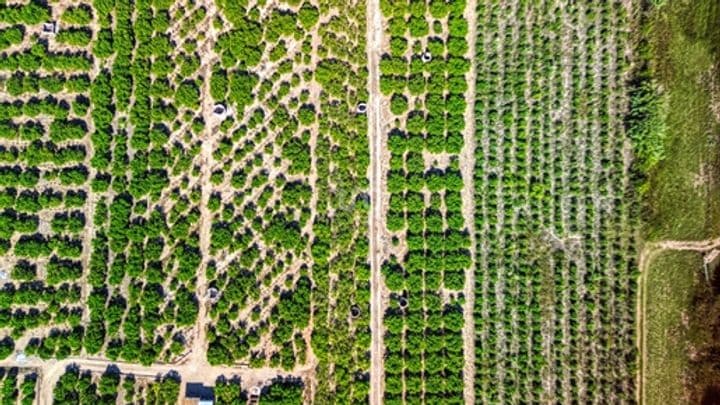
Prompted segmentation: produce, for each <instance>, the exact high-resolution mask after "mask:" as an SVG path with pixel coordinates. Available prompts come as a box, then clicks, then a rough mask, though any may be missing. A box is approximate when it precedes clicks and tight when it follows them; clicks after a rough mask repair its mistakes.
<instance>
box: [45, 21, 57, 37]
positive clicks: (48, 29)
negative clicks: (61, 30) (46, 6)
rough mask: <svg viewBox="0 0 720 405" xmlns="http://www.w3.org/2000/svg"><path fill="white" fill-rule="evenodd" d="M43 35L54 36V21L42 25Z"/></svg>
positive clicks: (55, 31)
mask: <svg viewBox="0 0 720 405" xmlns="http://www.w3.org/2000/svg"><path fill="white" fill-rule="evenodd" d="M42 32H43V34H47V35H55V34H57V33H58V23H57V22H56V21H50V22H46V23H44V24H43V25H42Z"/></svg>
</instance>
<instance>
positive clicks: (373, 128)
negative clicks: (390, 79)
mask: <svg viewBox="0 0 720 405" xmlns="http://www.w3.org/2000/svg"><path fill="white" fill-rule="evenodd" d="M382 37H383V25H382V15H381V14H380V2H379V0H368V2H367V45H366V48H367V59H368V92H369V93H370V99H369V100H368V109H367V114H368V136H369V137H370V194H371V196H370V198H371V207H372V208H371V210H370V215H369V221H370V224H369V230H370V271H371V273H372V276H371V279H370V332H371V340H370V361H371V368H370V404H371V405H380V404H382V403H383V379H384V369H383V356H384V354H383V324H382V321H383V301H382V293H383V285H382V278H381V277H380V266H381V259H382V252H383V242H382V235H381V233H382V232H383V229H384V221H383V213H382V193H383V187H382V141H381V139H382V136H383V130H382V119H381V107H382V102H381V101H382V95H381V94H380V55H381V51H382Z"/></svg>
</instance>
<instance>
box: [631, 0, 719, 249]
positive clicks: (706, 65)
mask: <svg viewBox="0 0 720 405" xmlns="http://www.w3.org/2000/svg"><path fill="white" fill-rule="evenodd" d="M718 20H720V5H719V4H718V3H717V2H715V1H709V0H703V1H692V2H683V1H670V2H667V4H665V5H664V6H662V7H659V8H658V9H653V10H652V11H651V12H650V15H649V17H648V22H647V24H648V28H647V29H648V38H649V51H650V55H649V56H650V58H651V62H650V66H651V74H652V76H653V78H654V80H655V81H656V82H655V84H656V85H657V86H658V87H659V88H661V89H662V91H663V93H664V94H663V98H664V100H665V101H664V102H665V103H666V106H667V107H666V110H667V115H666V118H665V131H666V135H665V139H666V142H665V145H664V150H665V159H664V160H663V161H662V162H660V163H659V165H658V166H657V167H656V169H655V170H653V171H651V172H650V180H649V185H650V187H649V190H650V191H649V194H648V196H647V197H648V198H647V207H648V209H649V212H647V214H648V215H647V217H646V218H644V219H646V220H647V225H648V229H647V235H648V237H649V238H650V239H682V240H685V239H705V238H708V237H713V236H717V233H718V231H719V230H720V192H719V191H720V177H718V176H717V172H718V170H720V155H718V153H717V152H718V149H719V145H720V104H718V103H719V101H718V97H720V24H718V23H717V22H718Z"/></svg>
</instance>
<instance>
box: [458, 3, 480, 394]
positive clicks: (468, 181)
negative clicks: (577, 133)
mask: <svg viewBox="0 0 720 405" xmlns="http://www.w3.org/2000/svg"><path fill="white" fill-rule="evenodd" d="M476 8H477V4H476V0H469V1H468V2H467V5H466V6H465V18H466V19H467V22H468V27H469V30H468V34H467V35H468V38H467V41H468V49H469V50H468V58H469V59H470V71H469V72H468V74H467V84H468V88H467V91H466V93H465V101H466V103H467V107H466V109H465V131H464V145H463V150H462V152H461V153H460V171H461V174H462V178H463V189H462V191H461V195H462V210H463V216H464V217H465V226H466V227H467V230H468V233H469V234H470V255H471V257H472V265H471V266H468V268H467V269H465V287H464V289H463V295H464V296H465V305H464V308H463V318H464V323H463V330H462V336H463V353H464V360H465V364H464V366H463V382H464V384H465V385H464V389H463V398H464V399H465V403H466V404H474V403H475V318H474V315H475V269H476V267H475V266H476V265H477V264H476V263H477V260H476V257H477V244H476V240H475V237H476V235H475V182H474V172H475V148H476V142H475V78H476V76H477V70H476V65H475V41H476V39H477V12H476V11H477V10H476Z"/></svg>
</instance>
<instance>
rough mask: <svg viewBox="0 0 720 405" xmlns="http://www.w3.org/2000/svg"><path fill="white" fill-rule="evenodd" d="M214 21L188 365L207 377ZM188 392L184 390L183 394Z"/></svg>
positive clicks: (205, 89)
mask: <svg viewBox="0 0 720 405" xmlns="http://www.w3.org/2000/svg"><path fill="white" fill-rule="evenodd" d="M204 3H205V8H206V10H208V13H209V14H212V15H214V14H215V13H216V12H217V10H216V9H215V2H214V1H212V0H206V1H204ZM211 22H212V20H211V19H205V24H206V30H205V32H206V33H207V37H206V39H205V41H204V42H203V44H202V52H201V53H200V55H201V63H200V71H201V72H202V76H203V86H202V88H201V90H200V91H201V93H200V103H201V108H202V117H203V120H204V121H205V129H204V133H203V139H202V145H201V148H200V185H201V200H200V201H201V203H200V223H199V228H198V232H199V236H200V253H201V255H202V257H203V261H202V263H201V265H200V266H199V267H198V270H197V283H196V295H197V298H198V315H197V321H196V324H195V331H194V336H193V340H192V347H191V349H190V355H189V357H188V361H187V363H188V365H189V366H191V367H193V368H194V369H195V370H197V371H198V372H202V373H204V371H205V370H207V369H208V367H209V365H208V362H207V357H206V353H207V331H206V325H207V324H208V323H209V322H208V319H207V318H208V305H210V303H209V302H208V294H207V291H208V280H207V277H206V273H207V266H208V261H209V260H210V237H211V235H210V234H211V229H212V212H210V209H209V207H208V201H209V200H210V196H211V195H212V192H213V184H212V182H211V181H210V177H211V175H212V167H213V164H214V159H213V149H214V141H215V139H214V134H215V131H216V129H217V126H218V125H219V124H220V122H218V120H217V119H216V118H215V117H214V114H213V107H214V103H213V99H212V97H211V96H210V76H211V74H212V65H213V63H215V59H216V58H217V56H216V55H215V53H214V51H213V47H214V45H215V41H216V39H217V33H216V30H215V27H214V26H213V24H212V23H211ZM183 391H184V389H183V388H181V391H180V392H181V394H182V393H183Z"/></svg>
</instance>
